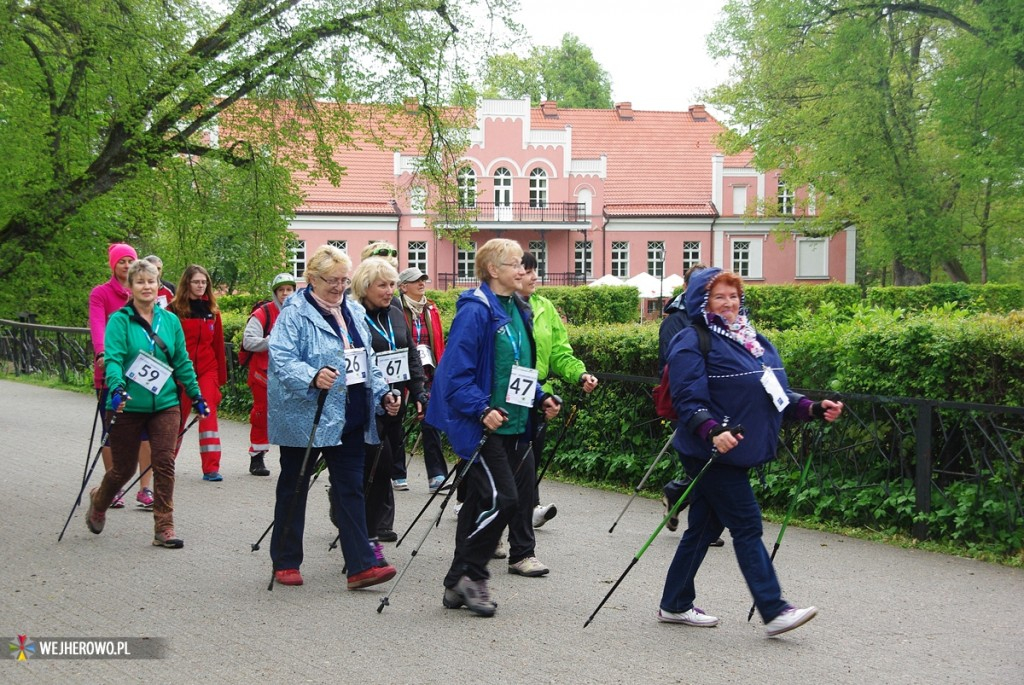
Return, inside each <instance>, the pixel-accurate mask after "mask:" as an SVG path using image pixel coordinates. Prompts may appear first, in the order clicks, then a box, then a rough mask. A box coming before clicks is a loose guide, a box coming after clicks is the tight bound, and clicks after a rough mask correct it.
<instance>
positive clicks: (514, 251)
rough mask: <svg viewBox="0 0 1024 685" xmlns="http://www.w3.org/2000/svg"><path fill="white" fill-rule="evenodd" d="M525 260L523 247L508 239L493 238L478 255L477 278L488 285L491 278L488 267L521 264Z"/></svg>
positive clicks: (478, 251)
mask: <svg viewBox="0 0 1024 685" xmlns="http://www.w3.org/2000/svg"><path fill="white" fill-rule="evenodd" d="M522 258H523V247H522V246H521V245H520V244H519V243H517V242H516V241H514V240H509V239H508V238H492V239H491V240H488V241H487V242H486V243H484V246H483V247H481V248H480V249H479V250H477V253H476V278H477V280H478V281H480V282H481V283H486V282H487V281H488V280H490V278H491V274H490V271H488V269H487V267H489V266H495V267H499V268H500V267H501V264H502V263H503V262H505V263H507V262H512V261H515V262H519V261H521V260H522Z"/></svg>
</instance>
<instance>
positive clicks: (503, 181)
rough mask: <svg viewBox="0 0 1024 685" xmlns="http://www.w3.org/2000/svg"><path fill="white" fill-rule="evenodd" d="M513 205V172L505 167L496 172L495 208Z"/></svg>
mask: <svg viewBox="0 0 1024 685" xmlns="http://www.w3.org/2000/svg"><path fill="white" fill-rule="evenodd" d="M511 205H512V172H511V171H509V170H508V169H507V168H505V167H501V168H500V169H497V170H495V172H494V206H495V207H509V206H511Z"/></svg>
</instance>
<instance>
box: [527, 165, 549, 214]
mask: <svg viewBox="0 0 1024 685" xmlns="http://www.w3.org/2000/svg"><path fill="white" fill-rule="evenodd" d="M530 206H531V207H539V208H541V209H543V208H545V207H547V206H548V174H547V172H546V171H544V170H543V169H534V170H533V171H531V172H530Z"/></svg>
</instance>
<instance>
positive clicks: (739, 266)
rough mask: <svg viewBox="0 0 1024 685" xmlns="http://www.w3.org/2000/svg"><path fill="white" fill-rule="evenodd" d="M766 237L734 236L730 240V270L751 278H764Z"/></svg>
mask: <svg viewBox="0 0 1024 685" xmlns="http://www.w3.org/2000/svg"><path fill="white" fill-rule="evenodd" d="M763 247H764V238H763V237H762V236H759V235H751V236H741V237H735V238H732V240H730V242H729V256H730V260H729V261H730V266H729V268H730V270H731V271H732V272H733V273H735V274H736V275H737V276H741V277H743V278H749V279H761V278H764V275H763V274H764V264H763Z"/></svg>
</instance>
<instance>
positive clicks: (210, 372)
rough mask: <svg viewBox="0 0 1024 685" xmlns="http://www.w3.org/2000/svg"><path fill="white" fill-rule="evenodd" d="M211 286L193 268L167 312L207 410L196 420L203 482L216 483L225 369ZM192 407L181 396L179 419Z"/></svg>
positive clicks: (202, 271)
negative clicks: (181, 337)
mask: <svg viewBox="0 0 1024 685" xmlns="http://www.w3.org/2000/svg"><path fill="white" fill-rule="evenodd" d="M211 285H212V284H211V281H210V274H209V273H207V271H206V269H204V268H203V267H201V266H198V265H196V264H193V265H192V266H190V267H188V268H187V269H185V273H183V274H182V275H181V281H180V282H179V283H178V290H177V292H176V293H175V295H174V299H173V300H172V301H171V304H170V306H168V309H169V310H170V311H171V312H173V313H174V314H175V315H177V317H178V318H179V319H180V320H181V327H182V329H183V330H184V332H185V346H186V347H187V348H188V356H189V358H190V359H191V360H192V366H194V367H195V370H196V377H197V378H198V379H199V389H200V392H201V394H202V396H203V397H204V398H205V399H206V402H207V403H208V405H209V408H210V413H209V415H208V416H206V417H204V418H201V419H200V420H199V456H200V457H201V458H202V460H203V480H210V481H219V480H224V477H223V476H221V475H220V431H219V428H218V426H217V405H219V404H220V399H221V393H220V387H221V386H222V385H224V384H225V383H227V381H228V367H227V362H226V361H225V358H224V329H223V327H222V326H221V321H220V310H219V309H218V308H217V300H216V298H215V297H214V295H213V288H212V287H211ZM191 405H192V401H191V400H190V399H189V398H188V396H187V395H186V394H184V393H182V395H181V406H182V411H181V415H182V416H184V417H187V416H188V411H187V410H188V409H189V408H190V407H191ZM182 427H184V421H182Z"/></svg>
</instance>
